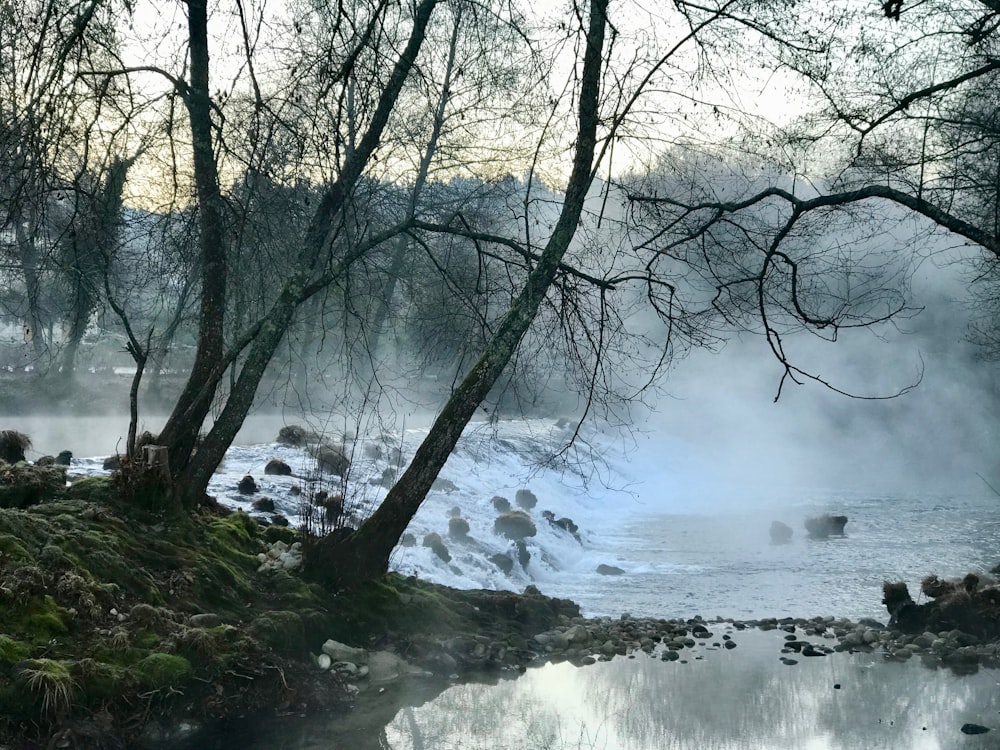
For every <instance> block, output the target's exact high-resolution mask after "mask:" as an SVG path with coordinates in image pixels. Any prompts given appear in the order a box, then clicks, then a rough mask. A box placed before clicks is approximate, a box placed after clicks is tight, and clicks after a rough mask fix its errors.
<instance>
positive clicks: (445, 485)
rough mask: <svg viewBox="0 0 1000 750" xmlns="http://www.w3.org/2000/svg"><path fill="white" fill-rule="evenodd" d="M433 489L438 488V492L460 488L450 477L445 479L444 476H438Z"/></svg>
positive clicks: (432, 485) (432, 486) (453, 490)
mask: <svg viewBox="0 0 1000 750" xmlns="http://www.w3.org/2000/svg"><path fill="white" fill-rule="evenodd" d="M431 489H432V490H437V491H438V492H455V490H457V489H458V485H457V484H455V483H454V482H453V481H451V480H450V479H444V478H443V477H438V478H437V479H435V480H434V482H433V483H432V484H431Z"/></svg>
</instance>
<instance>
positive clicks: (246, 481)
mask: <svg viewBox="0 0 1000 750" xmlns="http://www.w3.org/2000/svg"><path fill="white" fill-rule="evenodd" d="M236 489H237V490H239V493H240V494H241V495H252V494H254V493H255V492H256V491H257V482H255V481H254V478H253V477H252V476H250V475H249V474H247V475H246V476H245V477H243V478H242V479H241V480H240V483H239V484H238V485H236Z"/></svg>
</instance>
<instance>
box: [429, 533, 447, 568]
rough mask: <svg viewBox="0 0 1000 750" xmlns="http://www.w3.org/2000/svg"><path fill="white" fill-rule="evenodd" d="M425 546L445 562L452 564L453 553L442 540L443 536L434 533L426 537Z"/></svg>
mask: <svg viewBox="0 0 1000 750" xmlns="http://www.w3.org/2000/svg"><path fill="white" fill-rule="evenodd" d="M423 546H425V547H430V549H431V551H432V552H433V553H434V554H435V555H437V556H438V557H440V558H441V559H442V560H444V561H445V562H451V553H450V552H448V548H447V547H446V546H445V544H444V540H443V539H441V535H440V534H438V533H437V532H436V531H432V532H431V533H429V534H426V535H425V536H424V542H423Z"/></svg>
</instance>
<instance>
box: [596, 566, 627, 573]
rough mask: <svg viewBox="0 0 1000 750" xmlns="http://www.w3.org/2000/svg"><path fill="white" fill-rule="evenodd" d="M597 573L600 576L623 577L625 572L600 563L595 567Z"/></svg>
mask: <svg viewBox="0 0 1000 750" xmlns="http://www.w3.org/2000/svg"><path fill="white" fill-rule="evenodd" d="M597 572H598V573H600V574H601V575H602V576H620V575H625V571H624V570H622V569H621V568H619V567H617V566H615V565H605V564H604V563H601V564H600V565H598V566H597Z"/></svg>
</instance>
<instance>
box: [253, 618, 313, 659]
mask: <svg viewBox="0 0 1000 750" xmlns="http://www.w3.org/2000/svg"><path fill="white" fill-rule="evenodd" d="M249 631H250V634H251V635H252V636H253V637H254V638H256V639H257V640H259V641H260V642H261V643H264V644H266V645H268V646H270V647H271V648H273V649H274V650H276V651H281V652H284V653H296V652H300V651H303V650H304V649H305V628H304V627H303V625H302V618H301V617H300V616H299V614H298V613H297V612H288V611H285V610H276V611H273V612H266V613H264V614H263V615H261V616H260V617H257V618H256V619H254V620H253V622H251V623H250V628H249Z"/></svg>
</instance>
